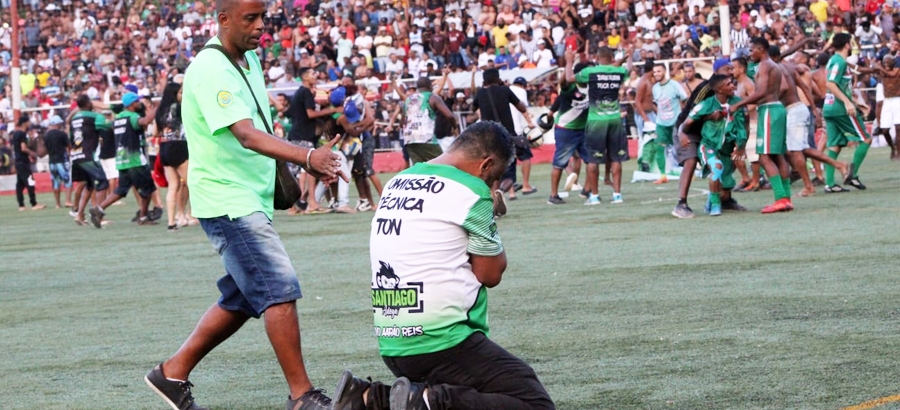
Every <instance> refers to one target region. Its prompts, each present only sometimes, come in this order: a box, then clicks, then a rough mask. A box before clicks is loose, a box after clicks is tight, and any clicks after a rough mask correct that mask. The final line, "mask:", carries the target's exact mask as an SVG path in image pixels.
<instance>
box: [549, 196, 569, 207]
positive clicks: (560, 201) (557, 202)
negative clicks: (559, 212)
mask: <svg viewBox="0 0 900 410" xmlns="http://www.w3.org/2000/svg"><path fill="white" fill-rule="evenodd" d="M565 203H566V201H563V199H562V198H560V197H559V195H553V196H551V197H550V198H549V199H547V204H548V205H563V204H565Z"/></svg>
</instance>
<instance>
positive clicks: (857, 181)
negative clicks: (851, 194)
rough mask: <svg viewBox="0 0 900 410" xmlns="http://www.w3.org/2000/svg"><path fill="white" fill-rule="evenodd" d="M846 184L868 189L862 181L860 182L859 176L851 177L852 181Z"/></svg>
mask: <svg viewBox="0 0 900 410" xmlns="http://www.w3.org/2000/svg"><path fill="white" fill-rule="evenodd" d="M846 184H847V185H850V186H852V187H854V188H856V189H859V190H864V189H866V186H865V185H863V183H862V182H859V178H858V177H853V178H850V181H849V182H846Z"/></svg>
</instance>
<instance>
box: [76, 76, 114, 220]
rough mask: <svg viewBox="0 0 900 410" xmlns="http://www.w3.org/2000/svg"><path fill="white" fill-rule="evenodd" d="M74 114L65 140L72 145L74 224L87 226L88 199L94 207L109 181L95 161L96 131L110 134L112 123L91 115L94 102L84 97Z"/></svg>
mask: <svg viewBox="0 0 900 410" xmlns="http://www.w3.org/2000/svg"><path fill="white" fill-rule="evenodd" d="M75 103H76V104H77V105H78V111H77V112H76V113H74V114H72V115H70V116H69V117H70V119H69V138H70V139H71V142H72V149H71V151H70V154H71V156H72V182H73V183H74V185H75V215H72V216H73V217H75V223H76V224H78V225H87V222H86V221H85V220H84V212H85V210H86V209H87V204H88V201H89V200H92V199H93V200H94V201H95V202H93V203H94V205H97V204H98V202H99V201H102V200H103V199H104V198H105V197H101V194H103V193H105V192H106V190H107V189H108V188H109V180H107V179H106V172H104V171H103V165H102V164H100V162H99V161H98V160H97V158H95V155H94V154H95V152H96V151H97V147H98V146H99V145H100V131H101V130H104V131H112V124H111V123H110V122H109V121H108V120H107V119H106V117H105V116H103V115H101V114H99V113H97V112H94V103H93V102H92V101H91V98H90V97H88V95H87V94H81V95H79V96H78V98H77V99H76V100H75Z"/></svg>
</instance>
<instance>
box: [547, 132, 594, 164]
mask: <svg viewBox="0 0 900 410" xmlns="http://www.w3.org/2000/svg"><path fill="white" fill-rule="evenodd" d="M553 134H554V136H555V138H556V151H554V153H553V168H556V169H564V168H565V167H567V166H568V165H569V160H570V159H572V156H573V155H574V154H575V153H576V152H577V153H578V157H579V158H582V159H584V158H589V155H588V152H587V149H586V148H585V147H584V130H570V129H566V128H560V127H556V128H554V129H553Z"/></svg>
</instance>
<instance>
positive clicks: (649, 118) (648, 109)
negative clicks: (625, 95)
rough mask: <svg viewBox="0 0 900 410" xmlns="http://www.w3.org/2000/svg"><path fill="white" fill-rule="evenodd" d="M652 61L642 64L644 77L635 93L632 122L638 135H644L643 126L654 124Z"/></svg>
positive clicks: (654, 81)
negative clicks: (649, 123)
mask: <svg viewBox="0 0 900 410" xmlns="http://www.w3.org/2000/svg"><path fill="white" fill-rule="evenodd" d="M653 65H654V64H653V60H647V62H646V63H645V64H644V75H642V76H641V80H640V81H639V82H638V86H637V93H636V94H635V98H634V113H635V115H634V122H635V125H636V126H637V132H638V135H644V124H645V123H648V122H652V123H654V124H655V123H656V106H655V105H653V84H655V83H656V80H655V79H654V78H653Z"/></svg>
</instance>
